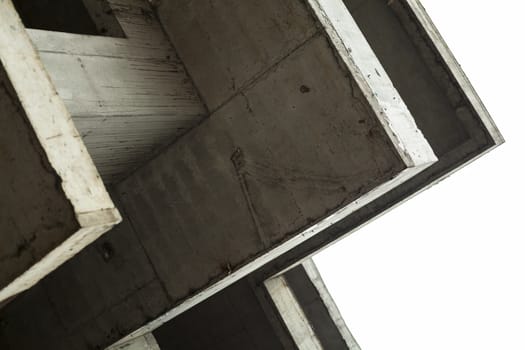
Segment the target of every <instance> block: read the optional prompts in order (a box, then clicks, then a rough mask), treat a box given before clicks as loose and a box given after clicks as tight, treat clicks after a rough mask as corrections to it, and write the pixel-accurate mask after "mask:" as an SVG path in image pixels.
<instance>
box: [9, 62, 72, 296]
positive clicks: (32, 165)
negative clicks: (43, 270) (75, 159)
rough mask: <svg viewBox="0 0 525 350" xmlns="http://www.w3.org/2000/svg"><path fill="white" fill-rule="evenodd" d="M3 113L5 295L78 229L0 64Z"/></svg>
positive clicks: (58, 183)
mask: <svg viewBox="0 0 525 350" xmlns="http://www.w3.org/2000/svg"><path fill="white" fill-rule="evenodd" d="M0 110H1V111H2V112H1V113H0V169H1V171H0V290H2V289H3V288H4V287H6V286H7V285H8V284H10V283H11V282H13V280H14V279H15V278H16V277H18V276H20V275H21V274H22V273H23V272H25V271H26V270H27V269H28V268H29V267H31V266H33V265H34V264H35V263H36V262H38V261H40V260H41V259H42V258H43V257H44V256H45V255H46V254H48V253H49V252H50V251H51V250H53V249H54V248H56V247H57V246H58V245H59V244H60V243H62V242H63V241H64V240H66V239H67V238H68V237H69V236H71V235H72V234H73V233H74V232H75V231H76V230H77V229H78V228H79V224H78V222H77V220H76V217H75V213H74V210H73V207H72V205H71V203H70V202H69V200H68V198H66V195H65V194H64V191H63V190H62V188H61V186H60V178H59V177H58V175H57V174H56V172H55V170H54V169H53V168H52V167H51V165H50V164H49V162H48V160H47V157H46V155H45V154H44V151H43V150H42V147H41V146H40V143H39V142H38V140H37V138H36V135H35V134H34V132H33V129H32V127H31V125H30V123H29V121H28V120H27V118H26V115H25V113H24V110H23V109H22V107H21V106H20V103H19V100H18V98H17V95H16V93H15V91H14V90H13V88H12V86H11V83H10V81H9V79H8V78H7V76H6V73H5V70H4V69H3V66H1V65H0Z"/></svg>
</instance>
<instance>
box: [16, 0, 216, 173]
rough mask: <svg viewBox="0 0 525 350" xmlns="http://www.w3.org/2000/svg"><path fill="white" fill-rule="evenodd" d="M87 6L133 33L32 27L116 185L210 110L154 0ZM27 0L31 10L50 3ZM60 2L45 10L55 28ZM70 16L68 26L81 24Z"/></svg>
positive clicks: (113, 27) (92, 0)
mask: <svg viewBox="0 0 525 350" xmlns="http://www.w3.org/2000/svg"><path fill="white" fill-rule="evenodd" d="M67 2H68V3H69V2H71V3H72V4H76V5H75V7H80V6H83V5H82V1H81V0H76V1H69V0H68V1H67ZM84 3H85V5H86V6H84V7H85V10H84V11H85V12H86V13H85V14H84V16H88V18H89V13H87V12H88V11H90V12H91V14H92V16H91V18H92V19H94V20H95V21H97V22H98V26H99V27H104V29H105V32H107V33H113V34H115V33H118V31H119V30H120V31H121V32H122V33H123V35H124V36H125V37H102V36H92V35H78V34H72V33H62V32H61V33H59V32H54V31H53V32H51V31H43V30H29V31H28V32H29V35H30V37H31V40H32V42H33V44H34V45H35V46H36V48H37V50H38V52H39V55H40V58H41V60H42V63H43V64H44V66H45V68H46V70H47V71H48V73H49V75H50V77H51V79H52V81H53V84H54V85H55V87H56V89H57V91H58V93H59V96H60V97H61V99H62V100H63V101H64V102H65V104H66V106H67V109H68V111H69V113H70V114H71V115H72V117H73V120H74V122H75V126H76V127H77V128H78V130H79V132H80V135H81V136H82V140H83V142H84V143H85V144H86V147H87V149H88V151H89V154H90V155H91V157H93V160H94V162H95V164H96V166H97V169H98V171H99V172H100V174H101V176H102V178H103V180H104V182H106V183H115V182H118V181H120V180H122V179H123V178H125V177H126V176H127V175H129V174H130V173H131V172H132V171H134V170H135V169H136V168H138V167H139V166H140V165H141V164H142V163H144V162H146V161H147V160H149V159H151V158H153V157H154V156H155V155H156V154H157V153H158V152H159V150H160V149H161V148H163V147H165V146H167V145H168V144H170V143H171V142H173V141H174V140H175V139H177V138H178V137H180V136H181V135H183V134H184V133H186V132H187V131H188V130H190V129H191V128H193V127H194V126H196V125H198V124H199V123H200V122H201V121H202V119H203V118H205V117H206V116H207V111H206V109H205V108H204V106H203V104H202V103H201V100H200V98H199V96H198V94H197V91H196V90H195V88H194V87H193V84H192V82H191V80H190V79H189V77H188V75H187V74H186V71H185V69H184V66H183V65H182V62H181V61H180V60H179V58H178V56H177V54H176V53H175V50H174V49H173V47H172V45H171V43H170V42H169V40H168V39H167V37H166V34H165V33H164V32H163V30H162V27H161V25H160V23H159V21H158V20H157V18H156V16H155V14H154V13H153V10H152V8H151V6H150V4H149V3H148V1H146V0H125V1H120V0H119V1H114V0H109V1H107V3H106V1H98V0H84ZM21 4H22V5H24V7H28V9H27V11H28V12H37V11H39V9H40V7H39V6H42V4H40V2H39V3H38V4H32V5H31V4H30V3H29V2H27V1H21ZM44 5H45V4H44ZM57 5H60V3H57V4H55V5H54V6H47V7H45V8H46V12H43V13H40V12H39V16H41V17H42V18H50V19H49V20H48V21H49V22H51V23H50V24H49V25H52V24H53V25H55V26H56V25H58V24H57V23H55V22H54V21H53V18H55V17H57V16H59V15H60V12H56V11H53V10H54V7H55V6H57ZM31 6H33V7H31ZM70 6H73V5H70ZM104 6H107V9H106V8H105V7H104ZM59 7H61V8H62V11H66V9H67V7H65V6H64V5H61V6H59ZM101 7H102V8H101ZM108 14H109V15H108ZM63 21H64V20H62V19H59V20H58V23H62V25H63V27H62V31H67V30H72V28H73V27H75V28H76V26H78V25H80V23H76V24H75V25H74V26H73V27H71V26H69V25H68V24H70V22H71V20H66V21H65V23H63ZM115 22H116V23H115ZM48 29H56V28H53V27H50V28H48Z"/></svg>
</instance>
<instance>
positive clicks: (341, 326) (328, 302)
mask: <svg viewBox="0 0 525 350" xmlns="http://www.w3.org/2000/svg"><path fill="white" fill-rule="evenodd" d="M303 267H304V269H305V271H306V274H307V275H308V278H310V281H312V284H313V285H314V287H315V289H317V292H319V296H320V297H321V300H322V301H323V303H324V305H325V306H326V309H327V310H328V313H329V314H330V317H331V318H332V320H333V321H334V323H335V325H336V327H337V329H338V330H339V333H340V334H341V336H342V338H343V339H344V341H345V343H346V345H347V346H348V349H349V350H361V347H360V346H359V344H358V343H357V341H356V340H355V338H354V336H353V335H352V333H351V332H350V330H349V329H348V326H347V325H346V322H345V320H344V318H343V316H342V315H341V313H340V312H339V308H338V307H337V304H336V303H335V301H334V299H333V298H332V295H331V294H330V291H329V290H328V288H327V287H326V285H325V284H324V281H323V278H322V276H321V274H320V273H319V271H318V270H317V267H316V266H315V263H314V261H313V260H312V259H308V260H306V261H305V262H303Z"/></svg>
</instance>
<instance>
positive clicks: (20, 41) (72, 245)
mask: <svg viewBox="0 0 525 350" xmlns="http://www.w3.org/2000/svg"><path fill="white" fill-rule="evenodd" d="M0 60H1V63H2V66H3V69H4V70H5V72H6V75H7V77H8V80H9V81H10V83H11V85H12V87H13V89H14V91H15V93H16V95H17V98H18V100H19V103H20V105H21V108H22V109H23V111H24V113H25V116H26V118H27V120H28V122H29V124H30V126H31V128H32V129H33V131H34V134H35V135H36V138H37V140H38V142H39V144H40V146H41V148H42V150H43V152H44V154H45V157H46V158H47V161H48V162H49V165H50V166H51V167H52V170H53V171H54V172H55V173H56V176H57V177H58V178H59V179H60V186H61V188H62V191H63V193H64V194H65V196H66V197H67V200H68V201H69V202H70V203H71V206H72V207H73V211H74V215H75V217H76V220H77V222H78V225H77V226H78V227H79V228H78V230H77V231H76V232H74V233H71V234H69V235H68V238H67V239H66V240H65V241H63V242H62V243H61V244H60V245H59V246H58V247H56V249H54V250H52V251H50V252H48V254H47V255H45V256H44V257H43V258H42V259H41V260H40V261H38V262H37V263H36V264H34V266H32V267H31V268H30V269H29V270H28V271H26V272H25V273H23V274H22V275H21V276H19V277H18V278H16V279H15V280H14V281H13V282H12V283H11V284H9V285H8V286H7V287H5V288H4V289H2V290H0V301H3V300H6V299H8V298H10V297H12V296H14V295H16V294H17V293H20V292H21V291H23V290H25V289H27V288H29V287H31V286H32V285H34V284H35V283H36V282H38V280H40V279H41V278H43V277H44V276H45V275H46V274H48V273H49V272H51V271H52V270H54V269H55V268H56V267H57V266H59V265H60V264H61V263H63V262H64V261H66V260H67V259H69V258H70V257H71V256H73V255H75V254H76V253H77V252H79V251H80V250H81V249H82V248H83V247H85V246H86V245H88V244H89V243H91V242H92V241H94V240H95V239H96V238H98V237H99V236H100V235H101V234H103V233H104V232H106V231H108V230H109V229H110V228H111V227H112V226H113V225H115V224H117V223H118V222H120V220H121V217H120V214H119V212H118V211H117V209H115V207H114V205H113V202H112V201H111V199H110V197H109V195H108V193H107V192H106V189H105V187H104V185H103V183H102V181H101V179H100V177H99V175H98V172H97V170H96V168H95V166H94V164H93V162H92V160H91V157H90V156H89V154H88V152H87V150H86V148H85V146H84V144H83V142H82V139H81V138H80V135H79V134H78V132H77V130H76V128H75V126H74V124H73V122H72V120H71V116H70V115H69V113H68V111H67V110H66V107H65V105H64V103H63V101H62V100H61V99H60V98H59V96H58V94H57V92H56V91H55V88H54V86H53V84H52V83H51V81H50V79H49V77H48V75H47V73H46V71H45V69H44V68H43V66H42V64H41V62H40V59H39V57H38V54H37V52H36V50H35V49H34V47H33V45H32V43H31V40H30V39H29V37H28V35H27V33H26V30H25V28H24V25H23V24H22V22H21V20H20V18H19V16H18V14H17V12H16V10H15V8H14V6H13V4H12V2H11V1H10V0H2V1H1V2H0ZM37 234H38V232H37Z"/></svg>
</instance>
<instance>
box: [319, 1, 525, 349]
mask: <svg viewBox="0 0 525 350" xmlns="http://www.w3.org/2000/svg"><path fill="white" fill-rule="evenodd" d="M422 3H423V4H424V5H425V7H426V9H427V11H428V12H429V14H430V16H431V17H432V18H433V20H434V22H435V23H436V25H437V27H438V29H439V30H440V32H441V34H442V35H443V37H444V38H445V40H446V41H447V43H448V44H449V46H450V48H451V49H452V51H453V52H454V54H455V56H456V58H457V59H458V61H459V62H460V63H461V65H462V66H463V69H464V70H465V71H466V73H467V75H468V76H469V78H470V80H471V82H472V83H473V85H474V87H475V88H476V90H477V92H478V93H479V95H480V96H481V98H482V100H483V101H484V103H485V105H486V106H487V108H488V110H489V111H490V113H491V114H492V116H493V118H494V119H495V121H496V124H497V125H498V126H499V128H500V130H501V131H502V133H503V135H504V137H505V138H506V140H507V143H506V144H504V145H503V146H501V147H500V148H497V149H495V150H493V151H492V152H491V153H489V154H487V155H486V156H484V157H482V158H481V159H479V160H477V161H476V162H475V163H473V164H471V165H469V166H468V167H466V168H465V169H463V170H461V171H459V172H458V173H456V174H454V175H452V177H450V178H449V179H447V180H445V181H443V182H441V183H440V184H438V185H436V186H435V187H433V188H431V189H430V190H427V191H425V192H424V193H422V194H420V195H418V196H417V197H415V198H413V199H412V200H410V201H408V202H407V203H405V204H403V205H401V206H400V207H398V208H397V209H395V210H393V211H391V212H390V213H388V214H386V215H385V216H383V217H382V218H380V219H378V220H376V221H374V222H372V223H371V224H369V225H368V226H366V227H364V228H363V229H361V230H359V231H358V232H356V233H354V234H353V235H351V236H350V237H348V238H346V239H345V240H343V241H341V242H340V243H338V244H336V245H334V246H333V247H331V248H329V249H327V250H325V251H324V252H322V253H321V254H319V255H318V256H317V257H316V258H315V261H316V263H317V265H318V268H319V270H320V271H321V273H322V275H323V278H324V280H325V282H326V284H327V285H328V288H329V289H330V291H331V293H332V295H333V297H334V299H335V300H336V302H337V304H338V306H339V308H340V310H341V312H342V314H343V316H344V317H345V319H346V322H347V324H348V326H349V328H350V330H351V331H352V333H353V334H354V336H355V337H356V339H357V341H358V342H359V344H360V345H361V347H362V348H363V350H397V349H400V350H401V349H402V350H433V349H436V350H437V349H439V350H443V349H446V350H456V349H458V350H470V349H473V350H474V349H475V350H485V349H487V350H488V349H490V350H495V349H497V350H525V227H524V226H525V225H524V220H525V212H524V209H525V204H524V201H525V190H524V189H523V186H524V185H523V183H524V180H525V174H524V170H525V167H524V166H523V162H524V161H525V156H524V152H525V87H524V85H525V1H522V0H498V1H486V0H477V1H476V0H422Z"/></svg>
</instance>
